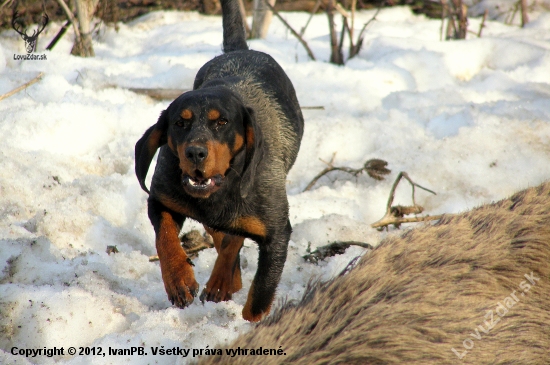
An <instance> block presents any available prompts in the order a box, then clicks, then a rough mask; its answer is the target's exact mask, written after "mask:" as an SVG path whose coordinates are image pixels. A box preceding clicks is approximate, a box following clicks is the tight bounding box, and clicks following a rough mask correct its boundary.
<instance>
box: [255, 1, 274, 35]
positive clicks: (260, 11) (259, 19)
mask: <svg viewBox="0 0 550 365" xmlns="http://www.w3.org/2000/svg"><path fill="white" fill-rule="evenodd" d="M266 1H268V2H269V4H270V5H271V6H275V2H276V0H254V13H253V15H252V29H251V30H250V38H265V37H266V36H267V30H268V29H269V25H270V24H271V18H272V17H273V12H272V11H271V10H269V7H268V6H267V5H266V3H265V2H266Z"/></svg>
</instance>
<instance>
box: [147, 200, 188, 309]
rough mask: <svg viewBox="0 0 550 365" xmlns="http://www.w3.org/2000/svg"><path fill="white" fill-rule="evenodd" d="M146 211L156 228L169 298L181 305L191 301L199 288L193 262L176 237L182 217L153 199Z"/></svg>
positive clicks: (161, 268)
mask: <svg viewBox="0 0 550 365" xmlns="http://www.w3.org/2000/svg"><path fill="white" fill-rule="evenodd" d="M148 213H149V219H150V220H151V223H152V224H153V227H154V228H155V234H156V246H157V254H158V256H159V260H160V270H161V273H162V280H163V281H164V288H165V289H166V293H167V294H168V299H169V300H170V302H172V304H175V305H176V306H178V307H180V308H184V307H186V306H188V305H189V304H191V303H192V302H193V299H194V297H195V295H196V294H197V292H198V290H199V284H198V283H197V281H196V280H195V274H194V272H193V267H192V265H193V264H192V262H191V260H190V259H189V257H187V254H186V253H185V251H184V250H183V248H182V247H181V242H180V239H179V237H178V234H179V231H180V229H181V227H182V225H183V221H184V220H185V217H184V216H183V215H181V214H178V213H175V212H173V211H171V210H169V209H167V208H166V207H165V206H164V205H162V204H161V203H160V202H158V201H156V200H154V199H152V198H150V199H149V200H148Z"/></svg>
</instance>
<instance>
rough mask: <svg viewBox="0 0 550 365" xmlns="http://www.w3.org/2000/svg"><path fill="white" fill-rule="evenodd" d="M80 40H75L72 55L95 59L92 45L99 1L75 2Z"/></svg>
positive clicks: (84, 0) (82, 0)
mask: <svg viewBox="0 0 550 365" xmlns="http://www.w3.org/2000/svg"><path fill="white" fill-rule="evenodd" d="M74 2H75V5H76V13H77V14H76V15H77V18H78V29H79V32H80V39H78V38H77V39H75V43H74V45H73V49H72V50H71V54H73V55H75V56H81V57H94V56H95V52H94V47H93V45H92V18H93V16H94V12H95V9H96V7H97V4H98V2H99V0H74Z"/></svg>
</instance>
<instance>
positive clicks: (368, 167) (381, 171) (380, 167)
mask: <svg viewBox="0 0 550 365" xmlns="http://www.w3.org/2000/svg"><path fill="white" fill-rule="evenodd" d="M335 156H336V152H335V153H333V154H332V158H331V159H330V161H329V162H325V161H323V160H321V161H323V162H324V163H325V164H327V165H328V166H327V167H326V168H325V169H324V170H323V171H321V172H320V173H318V174H317V176H315V177H314V178H313V180H311V182H310V183H309V184H308V185H307V186H306V188H305V189H304V191H308V190H310V189H311V188H312V187H313V186H314V185H315V183H316V182H317V180H319V179H320V178H321V177H323V176H324V175H326V174H328V173H329V172H331V171H343V172H347V173H348V174H352V175H353V176H358V175H360V174H362V173H363V172H367V174H368V175H369V176H370V177H372V178H373V179H375V180H384V176H382V175H387V174H389V173H390V172H391V170H389V169H387V168H386V166H387V165H388V163H387V162H386V161H384V160H380V159H377V158H373V159H370V160H368V161H367V162H365V164H364V165H363V167H361V168H359V169H353V168H351V167H339V166H334V165H333V162H334V157H335Z"/></svg>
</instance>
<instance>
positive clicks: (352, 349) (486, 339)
mask: <svg viewBox="0 0 550 365" xmlns="http://www.w3.org/2000/svg"><path fill="white" fill-rule="evenodd" d="M531 273H532V274H533V275H534V277H535V278H538V279H539V280H538V281H537V280H534V282H535V284H534V285H530V288H529V290H528V291H526V290H525V288H526V286H525V284H530V282H529V280H527V279H526V277H525V275H526V274H527V275H531ZM520 285H523V286H522V287H520ZM522 293H523V294H524V295H521V294H522ZM514 297H515V298H517V299H518V300H517V301H515V300H513V299H512V298H514ZM513 302H515V304H513ZM499 303H500V304H501V305H505V303H506V305H508V306H509V308H507V309H508V312H507V313H506V314H505V315H503V316H500V315H498V313H504V311H503V310H502V308H500V307H499ZM499 308H500V310H499ZM491 314H492V318H491ZM491 320H492V321H493V322H492V325H491ZM476 329H477V332H476ZM483 330H485V331H486V332H487V333H485V332H484V331H483ZM479 336H481V338H479ZM476 337H477V338H476ZM260 346H261V347H263V348H264V349H265V348H268V349H279V346H282V347H281V348H282V349H283V350H284V352H285V353H286V355H283V356H250V355H249V356H235V357H231V356H228V355H224V356H222V357H219V356H218V357H216V358H211V359H209V361H205V362H200V363H201V364H210V363H227V364H229V363H231V364H256V363H261V364H262V365H268V364H282V363H288V364H308V365H311V364H315V365H316V364H460V363H463V364H522V365H524V364H541V365H542V364H548V363H549V362H550V183H546V184H543V185H541V186H539V187H536V188H530V189H527V190H524V191H522V192H519V193H517V194H515V195H513V196H512V197H511V198H510V199H505V200H502V201H500V202H498V203H495V204H490V205H484V206H482V207H480V208H477V209H474V210H472V211H470V212H466V213H463V214H460V215H456V216H446V217H444V218H443V219H441V220H440V221H439V222H438V223H437V224H435V225H433V226H429V225H427V226H424V227H421V228H418V229H414V230H410V231H407V232H405V233H404V234H402V235H401V236H394V237H390V238H388V239H386V240H384V241H383V242H382V243H381V244H380V245H379V246H378V247H377V248H376V249H374V250H373V251H372V252H370V253H367V254H366V255H365V256H364V257H363V258H362V259H361V260H360V262H359V263H358V264H357V266H356V267H355V268H353V269H352V270H351V271H349V272H348V273H347V274H345V275H340V276H339V277H337V278H335V279H333V280H332V281H330V282H328V283H317V284H313V285H311V287H310V288H309V290H308V291H307V293H306V294H305V296H304V298H303V299H302V301H301V302H300V303H299V304H297V305H291V304H287V305H285V306H283V308H282V309H279V310H278V311H276V312H275V313H274V314H273V315H272V316H271V317H268V318H267V319H266V320H265V321H264V322H262V323H261V324H260V325H259V326H258V327H256V328H255V329H254V330H252V331H250V332H249V333H247V334H245V335H243V336H241V337H240V338H239V339H237V341H235V342H234V343H233V344H231V345H230V346H228V348H231V349H237V348H238V347H240V348H241V349H258V348H259V347H260ZM465 346H466V347H465ZM453 348H454V349H455V351H456V353H455V352H454V351H453V350H452V349H453ZM467 348H469V349H468V350H467ZM466 351H467V352H466ZM224 354H225V352H224ZM457 354H458V355H457ZM459 356H461V357H462V359H459Z"/></svg>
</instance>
